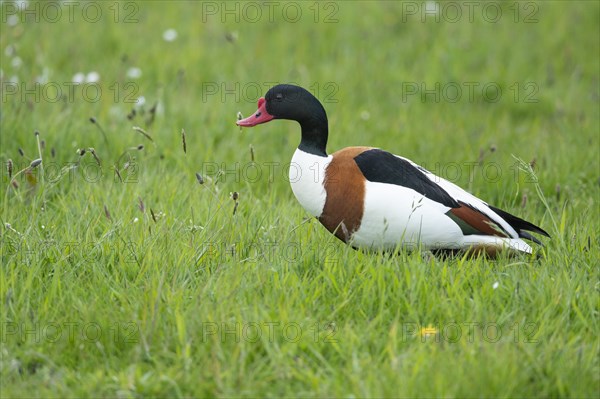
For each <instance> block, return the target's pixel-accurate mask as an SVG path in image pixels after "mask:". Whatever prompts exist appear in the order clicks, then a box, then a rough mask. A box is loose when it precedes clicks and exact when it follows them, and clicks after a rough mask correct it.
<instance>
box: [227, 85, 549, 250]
mask: <svg viewBox="0 0 600 399" xmlns="http://www.w3.org/2000/svg"><path fill="white" fill-rule="evenodd" d="M277 119H284V120H292V121H296V122H298V123H299V124H300V129H301V139H300V144H299V145H298V148H297V149H296V151H295V152H294V155H293V157H292V160H291V164H290V172H289V181H290V185H291V188H292V191H293V193H294V196H295V197H296V199H297V200H298V202H299V203H300V205H302V207H303V208H304V209H305V210H306V211H307V212H308V213H309V214H310V215H311V216H314V217H315V218H317V219H318V220H319V222H321V224H322V225H323V226H324V227H325V228H326V229H327V230H329V232H331V233H333V234H334V235H335V236H336V237H337V238H338V239H340V240H341V241H343V242H344V243H346V244H349V245H351V246H352V247H353V248H355V249H366V250H383V251H397V250H400V249H407V250H417V249H418V250H421V251H431V252H434V253H438V252H439V253H442V254H447V253H450V254H455V253H457V252H459V253H461V252H469V253H484V254H487V255H489V256H491V257H496V256H497V255H498V254H499V253H501V252H503V251H505V250H506V251H509V252H510V253H525V254H532V253H533V250H532V247H531V246H530V245H529V244H528V243H527V242H525V240H528V241H531V242H534V243H536V244H540V245H543V244H542V243H541V241H540V240H539V239H538V238H536V237H535V236H533V235H532V234H531V233H536V234H541V235H543V236H546V237H550V235H549V234H548V233H547V232H546V231H544V230H543V229H542V228H540V227H538V226H536V225H534V224H532V223H530V222H528V221H526V220H523V219H521V218H519V217H517V216H514V215H512V214H510V213H508V212H506V211H503V210H501V209H499V208H496V207H494V206H491V205H489V204H488V203H486V202H484V201H483V200H481V199H479V198H477V197H475V196H474V195H472V194H470V193H469V192H467V191H465V190H463V189H462V188H460V187H459V186H457V185H456V184H454V183H452V182H450V181H448V180H446V179H443V178H441V177H439V176H436V175H435V174H433V173H431V172H430V171H428V170H427V169H425V168H423V167H421V166H419V165H417V164H416V163H414V162H413V161H411V160H409V159H407V158H404V157H401V156H399V155H395V154H392V153H390V152H388V151H385V150H382V149H380V148H376V147H366V146H356V147H346V148H343V149H341V150H338V151H336V152H334V153H332V154H328V153H327V140H328V136H329V125H328V121H327V114H326V112H325V109H324V108H323V105H322V104H321V102H320V101H319V100H318V99H317V98H316V97H315V96H313V95H312V94H311V93H310V92H309V91H308V90H306V89H304V88H302V87H300V86H296V85H291V84H279V85H276V86H273V87H271V88H270V89H269V90H268V91H267V92H266V94H265V95H264V97H261V98H259V99H258V110H257V111H256V112H255V113H254V114H252V115H251V116H249V117H247V118H244V119H239V120H238V121H237V122H236V124H237V125H238V126H240V127H253V126H257V125H260V124H263V123H267V122H270V121H273V120H277Z"/></svg>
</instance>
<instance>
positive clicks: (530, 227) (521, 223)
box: [488, 205, 551, 244]
mask: <svg viewBox="0 0 600 399" xmlns="http://www.w3.org/2000/svg"><path fill="white" fill-rule="evenodd" d="M488 206H489V207H490V209H491V210H492V211H494V212H496V213H497V214H498V215H500V217H502V218H503V219H504V220H506V222H507V223H508V224H510V225H511V226H512V227H513V228H514V229H515V230H517V232H518V233H519V236H520V237H522V238H526V239H528V240H531V241H533V242H535V243H537V244H541V242H540V241H539V240H538V239H537V238H535V237H533V236H532V235H531V234H529V233H526V232H525V231H531V232H532V233H537V234H541V235H543V236H546V237H548V238H551V236H550V234H548V232H547V231H546V230H544V229H542V228H541V227H539V226H536V225H535V224H533V223H531V222H528V221H527V220H524V219H521V218H520V217H517V216H515V215H513V214H510V213H508V212H506V211H503V210H502V209H499V208H496V207H494V206H491V205H488Z"/></svg>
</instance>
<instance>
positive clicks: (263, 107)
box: [235, 97, 274, 127]
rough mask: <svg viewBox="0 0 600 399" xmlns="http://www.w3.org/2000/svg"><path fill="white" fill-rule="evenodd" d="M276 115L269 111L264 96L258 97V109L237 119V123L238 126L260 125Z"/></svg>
mask: <svg viewBox="0 0 600 399" xmlns="http://www.w3.org/2000/svg"><path fill="white" fill-rule="evenodd" d="M273 118H274V116H273V115H271V114H269V113H268V112H267V101H266V100H265V98H264V97H261V98H259V99H258V110H257V111H256V112H255V113H254V115H251V116H249V117H247V118H245V119H242V120H239V121H237V122H236V123H235V124H236V125H238V126H244V127H250V126H256V125H260V124H261V123H265V122H268V121H270V120H271V119H273Z"/></svg>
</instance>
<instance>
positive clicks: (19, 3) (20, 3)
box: [14, 0, 29, 11]
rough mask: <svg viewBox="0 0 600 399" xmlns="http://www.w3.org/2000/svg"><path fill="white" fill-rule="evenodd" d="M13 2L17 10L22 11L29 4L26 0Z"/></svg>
mask: <svg viewBox="0 0 600 399" xmlns="http://www.w3.org/2000/svg"><path fill="white" fill-rule="evenodd" d="M14 3H15V6H17V10H19V11H23V10H25V9H26V8H27V6H29V1H28V0H17V1H15V2H14Z"/></svg>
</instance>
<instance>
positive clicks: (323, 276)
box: [0, 1, 600, 397]
mask: <svg viewBox="0 0 600 399" xmlns="http://www.w3.org/2000/svg"><path fill="white" fill-rule="evenodd" d="M36 4H37V7H40V8H38V14H39V15H38V17H39V21H37V22H36V20H35V18H34V17H33V16H30V17H28V18H29V19H27V20H25V21H24V22H20V19H21V18H22V17H17V18H19V21H17V23H16V24H15V25H12V22H14V17H13V19H12V22H11V20H10V19H9V18H8V16H9V14H10V13H12V9H11V8H9V7H10V5H9V4H7V3H6V2H4V3H3V4H2V25H1V30H2V35H1V38H0V47H1V50H2V52H3V53H2V54H3V55H2V57H1V61H0V67H1V69H2V110H1V119H0V130H1V136H0V137H1V149H0V159H1V160H2V162H3V169H2V181H1V184H0V190H1V191H0V198H1V200H2V205H1V206H0V215H1V218H2V219H1V220H2V224H3V227H2V229H1V238H0V240H1V241H0V242H1V245H2V248H1V254H0V256H1V259H2V262H1V264H2V265H1V267H0V301H1V302H0V303H1V305H0V310H1V316H0V318H1V320H0V327H1V336H0V351H1V359H0V378H1V380H0V389H1V395H2V397H84V396H95V397H146V396H160V397H165V396H169V397H184V396H186V397H189V396H197V397H228V396H236V397H237V396H245V397H250V396H252V397H257V396H258V397H264V396H266V397H281V396H290V397H292V396H293V397H297V396H303V397H331V396H336V397H367V396H370V397H383V396H386V397H432V396H436V397H440V396H443V397H598V395H599V394H600V389H599V384H600V379H599V377H598V375H600V367H599V363H598V354H599V353H598V352H599V349H600V348H599V343H598V334H599V331H598V330H599V329H598V304H599V301H598V277H599V275H598V259H600V254H599V243H600V229H599V225H600V224H599V210H598V200H599V194H600V188H599V186H600V182H599V170H600V161H599V153H598V148H599V134H598V132H599V131H600V126H599V123H600V122H599V112H598V106H599V98H600V88H599V76H600V73H599V70H600V64H599V63H600V61H599V60H600V57H599V55H600V54H599V51H600V50H599V46H600V45H599V39H598V38H599V37H600V35H599V28H598V26H599V20H600V7H599V5H598V3H597V2H535V3H531V2H524V3H516V4H517V6H518V7H517V8H518V9H519V11H520V13H519V15H518V17H517V19H518V20H517V22H515V21H514V18H515V15H514V12H515V3H513V2H505V3H500V5H501V10H502V18H500V20H499V21H498V22H497V23H491V22H489V21H486V20H485V19H484V18H483V17H482V14H481V11H482V8H483V6H484V4H487V3H482V4H479V3H478V7H477V8H475V9H474V15H473V21H472V22H471V21H469V18H468V14H466V13H467V9H466V8H465V9H464V12H465V14H464V15H463V17H462V18H460V20H459V21H457V22H456V23H451V22H448V21H445V22H444V21H442V22H439V23H436V22H435V21H434V20H432V19H431V17H430V19H429V20H427V21H425V22H422V21H421V20H420V16H419V15H416V16H413V15H407V11H408V9H407V8H406V7H407V6H416V7H418V8H419V10H420V11H422V10H423V7H425V6H424V4H422V3H400V2H382V3H375V2H341V3H333V2H330V3H321V4H319V5H318V6H319V10H320V14H319V16H318V18H317V22H315V21H314V18H315V14H314V3H313V2H306V3H292V5H296V6H297V7H299V8H300V9H301V11H302V17H301V18H300V20H299V21H298V22H296V23H292V22H290V21H289V20H286V18H284V17H283V16H282V14H281V10H282V9H283V7H284V5H285V4H287V3H281V4H279V3H278V8H276V9H275V14H274V21H273V22H270V21H269V20H268V14H267V11H266V10H265V9H263V13H264V14H263V16H262V19H260V20H259V21H257V22H256V23H252V22H251V21H248V20H249V19H252V18H255V17H254V16H253V14H252V15H251V14H241V13H242V12H243V8H242V7H243V4H242V3H240V5H238V7H240V11H239V13H238V14H237V15H238V17H240V22H239V23H236V21H235V20H234V18H235V14H234V15H230V16H226V15H225V14H224V13H223V10H222V9H221V10H219V9H218V10H217V14H215V15H213V14H209V13H207V12H206V11H208V10H207V9H205V10H204V11H205V13H203V12H202V11H203V5H202V4H201V3H199V2H191V1H180V2H177V3H176V4H174V5H173V4H169V5H168V6H167V4H166V3H165V2H160V1H153V2H140V3H127V2H124V3H113V2H106V3H94V4H100V5H101V7H102V10H103V14H102V15H103V17H102V18H101V19H100V20H99V21H98V22H96V23H91V22H87V21H86V20H84V18H83V17H82V14H81V12H82V7H83V6H82V5H78V6H76V8H75V9H74V15H73V18H74V22H72V23H71V22H70V21H69V16H68V15H69V14H68V10H66V9H63V16H62V18H60V19H59V21H57V22H55V23H52V22H51V21H48V20H47V19H49V18H52V17H53V15H54V14H51V15H50V14H49V13H50V11H51V10H46V13H47V14H41V13H42V12H43V11H42V4H44V3H36V2H30V3H29V7H30V8H33V7H36ZM115 4H116V5H117V6H118V7H117V9H118V10H119V11H120V14H119V15H118V18H117V19H118V23H116V22H115V14H114V12H115ZM132 4H133V5H135V7H133V6H132ZM207 4H208V5H209V6H211V7H212V6H216V7H224V6H223V5H222V3H221V2H216V3H205V7H206V5H207ZM230 4H231V7H234V4H235V3H230ZM494 4H496V3H494ZM110 7H113V8H110ZM311 7H312V8H311ZM465 7H466V6H465ZM210 10H213V9H212V8H211V9H210ZM336 10H337V13H336V14H335V16H334V18H336V19H337V22H332V23H325V17H326V16H327V15H328V14H329V13H330V12H331V11H336ZM442 10H444V9H442ZM92 11H93V10H89V13H90V14H89V15H92V16H93V14H92ZM251 11H252V10H246V12H248V13H249V12H251ZM403 11H404V13H403ZM451 11H452V10H445V12H447V13H448V14H444V15H445V16H446V17H449V18H451V17H453V15H454V14H449V13H450V12H451ZM132 12H133V15H132V17H133V18H135V19H137V22H134V23H124V19H125V17H126V16H129V15H130V13H132ZM289 12H290V14H289V15H292V14H291V12H292V10H291V9H290V10H289ZM489 12H490V13H491V12H492V11H489ZM532 12H533V13H534V15H533V18H535V19H536V21H533V22H532V23H525V22H524V19H525V17H526V16H528V15H529V14H530V13H532ZM490 15H492V14H490ZM292 16H293V15H292ZM44 17H46V18H44ZM222 17H225V21H224V22H223V21H222V20H221V18H222ZM244 17H245V18H244ZM23 19H25V17H23ZM244 19H245V20H244ZM530 22H531V21H530ZM169 28H173V29H175V30H176V31H177V33H178V35H177V38H176V39H175V40H174V41H172V42H167V41H165V40H163V38H162V35H163V32H164V31H165V30H167V29H169ZM227 37H228V38H230V39H227ZM9 46H11V48H12V51H11V50H10V49H8V50H7V47H9ZM15 56H18V57H19V58H20V59H21V60H22V63H21V65H20V66H19V65H16V66H15V64H18V61H14V58H15ZM131 67H138V68H140V69H141V71H142V75H141V76H140V77H139V78H130V77H128V76H127V71H128V70H129V68H131ZM91 71H97V72H98V73H99V74H100V82H99V87H100V88H101V90H102V92H101V94H100V95H99V96H98V101H96V102H93V101H91V100H89V98H88V99H86V97H85V96H84V93H83V90H81V89H80V87H81V86H78V87H76V88H75V89H74V93H70V92H69V91H68V88H69V87H70V86H67V85H66V84H65V82H67V83H68V82H71V81H72V80H73V76H74V75H75V74H76V73H78V72H82V73H88V72H91ZM44 74H45V75H46V78H45V79H46V81H47V82H48V83H46V84H45V85H43V86H37V87H36V86H34V82H35V79H36V77H37V76H40V75H44ZM13 76H14V77H15V79H17V81H18V82H19V85H18V86H15V85H14V84H10V83H8V82H10V81H11V79H12V78H13ZM290 81H292V82H296V83H298V84H301V85H303V86H305V87H308V88H311V90H312V91H313V92H317V93H316V94H317V95H318V97H319V98H321V100H322V101H323V102H324V106H325V108H326V110H327V111H328V115H329V120H330V140H329V151H330V152H333V151H334V150H336V149H339V148H342V147H345V146H349V145H372V146H378V147H381V148H385V149H387V150H390V151H392V152H394V153H397V154H402V155H404V156H406V157H409V158H411V159H412V160H414V161H415V162H418V163H420V164H423V165H424V166H426V167H428V168H429V169H431V170H432V171H434V172H436V173H439V174H441V175H442V176H444V177H448V178H450V179H451V180H453V181H455V182H456V183H457V184H459V185H461V186H463V187H465V188H468V189H469V190H470V191H471V192H473V193H474V194H475V195H478V196H480V197H481V198H483V199H485V200H486V201H488V202H489V203H491V204H494V205H496V206H498V207H501V208H504V209H506V210H507V211H509V212H511V213H514V214H517V215H519V216H521V217H523V218H525V219H527V220H530V221H532V222H533V223H535V224H538V225H540V226H542V227H543V228H544V229H546V230H548V231H549V232H550V234H551V235H552V239H548V240H547V239H544V242H545V244H546V247H545V248H544V249H539V250H538V253H539V255H540V256H539V257H538V258H537V259H536V258H528V257H518V258H509V257H507V256H502V257H501V258H500V259H497V260H493V261H492V260H488V259H484V258H475V259H463V258H453V259H435V258H432V257H429V256H427V255H422V254H420V253H418V252H415V253H400V254H399V255H398V256H395V257H390V256H387V255H383V254H378V253H363V252H359V251H354V250H352V249H350V248H348V247H346V246H344V245H343V244H341V243H340V242H338V241H337V240H336V239H335V238H334V237H332V236H331V235H330V234H329V233H328V232H327V231H326V230H325V229H324V228H323V227H322V226H320V225H319V223H318V222H317V221H316V220H313V219H308V218H307V214H306V213H305V212H304V211H303V209H302V208H301V207H300V205H299V204H297V202H296V201H295V199H294V197H293V194H292V192H291V190H290V187H289V182H288V181H287V179H286V178H285V175H286V166H287V165H288V164H289V161H290V159H291V155H292V153H293V151H294V149H295V147H296V145H297V143H298V142H299V131H298V130H299V129H298V127H297V125H296V124H295V123H292V122H285V121H276V122H272V123H269V124H267V125H263V126H260V127H257V128H254V129H247V130H244V131H243V132H242V133H240V132H239V129H238V128H237V127H235V125H234V121H235V119H236V114H237V112H238V111H241V112H242V113H243V114H244V115H249V114H250V113H251V112H253V111H254V110H255V107H256V102H255V101H256V97H257V95H258V94H262V93H257V90H255V88H256V87H257V86H258V87H260V88H261V90H260V91H261V92H264V91H266V89H267V88H268V85H269V82H290ZM436 82H439V83H440V87H441V88H444V89H441V90H446V89H447V90H449V89H451V88H452V87H451V86H447V85H448V84H449V83H451V82H457V84H459V86H461V87H462V88H464V89H465V91H463V93H462V97H461V98H460V99H459V101H456V102H452V101H450V100H451V99H452V98H454V95H453V93H451V92H446V93H444V92H443V91H442V94H441V95H440V98H439V101H436V98H435V96H434V95H433V94H429V95H427V94H425V95H424V96H423V97H422V96H421V95H422V93H418V94H414V95H413V94H410V95H409V93H408V92H407V91H406V90H408V89H410V88H414V87H415V85H416V87H420V86H421V85H422V84H424V85H425V88H426V89H428V90H431V89H432V88H435V84H436ZM465 82H467V83H468V82H471V83H468V84H477V85H478V86H474V87H475V91H474V95H473V98H472V99H471V98H469V97H468V92H467V91H466V90H467V88H468V86H465ZM21 84H25V85H26V86H25V87H22V86H20V85H21ZM53 84H54V86H53ZM236 84H237V85H238V86H236ZM486 84H490V85H492V86H493V87H500V88H501V89H502V95H501V96H500V98H499V100H498V101H495V102H494V101H491V100H490V96H491V95H490V94H489V93H488V94H487V95H486V93H482V92H481V90H480V88H482V87H483V86H485V85H486ZM515 84H516V85H515ZM221 85H227V86H226V87H225V88H226V89H232V90H231V93H229V92H225V91H224V90H223V86H221ZM51 86H53V87H54V89H56V87H59V88H61V90H62V94H63V95H64V98H63V99H59V100H58V101H53V98H54V95H53V92H52V90H53V88H52V87H51ZM15 87H16V88H17V89H18V90H17V92H16V93H13V91H14V89H15ZM86 87H88V86H86ZM95 87H96V86H93V87H92V88H91V89H90V91H89V93H87V94H88V96H92V97H93V96H95V91H94V90H92V89H94V88H95ZM215 87H217V88H218V92H217V93H216V94H213V92H212V91H211V90H213V89H214V88H215ZM23 89H27V90H29V92H28V93H25V92H24V91H23ZM36 93H37V94H36ZM226 93H229V94H226ZM36 95H37V96H38V98H36ZM115 95H116V98H115ZM515 95H516V98H515ZM139 96H144V97H145V99H146V103H145V104H144V105H141V106H135V105H134V104H132V103H131V102H127V101H129V100H131V99H136V98H137V97H139ZM403 96H404V97H403ZM530 100H535V102H530ZM155 103H157V104H158V106H157V108H156V112H155V116H154V120H153V121H150V120H149V119H150V117H151V115H152V114H151V112H150V109H151V107H152V105H153V104H155ZM134 107H135V108H136V109H137V114H136V116H135V117H134V118H133V119H132V120H129V119H128V118H127V114H129V113H130V112H131V110H132V108H134ZM90 117H95V118H96V120H97V124H99V125H100V126H101V128H102V129H103V130H104V131H105V133H106V136H107V141H106V142H105V141H104V139H103V136H102V133H101V132H100V130H99V129H98V126H94V124H92V123H90V121H89V118H90ZM133 126H139V127H141V128H142V129H144V131H146V132H147V133H148V134H149V135H150V136H151V137H152V139H153V141H150V140H149V139H147V138H146V137H144V136H143V135H142V134H140V133H139V132H136V131H135V130H133V129H132V127H133ZM182 129H185V132H186V145H187V153H184V151H183V148H182V141H181V131H182ZM36 130H37V131H39V132H40V135H39V140H40V143H41V140H43V141H44V143H45V146H44V148H43V149H42V148H41V145H40V148H39V149H38V141H37V140H36V136H35V135H34V131H36ZM140 144H143V145H144V148H143V149H142V150H137V149H136V148H135V147H136V146H138V145H140ZM250 146H252V147H253V152H254V159H255V163H254V164H252V163H251V162H250V159H251V158H250V157H251V154H250ZM89 147H93V148H95V151H96V154H97V156H98V157H99V158H100V160H101V167H99V166H98V164H97V163H96V161H95V159H94V158H93V156H92V154H90V153H89V152H88V153H86V154H85V155H84V156H82V157H80V156H79V155H78V154H77V153H76V152H77V149H80V148H89ZM491 147H494V148H495V151H491V150H490V148H491ZM19 148H21V149H22V150H23V152H24V156H21V155H19ZM52 153H54V156H53V154H52ZM40 157H41V158H42V159H43V162H42V164H41V165H40V166H38V167H37V168H36V169H35V170H33V171H32V172H31V173H29V171H26V172H23V173H21V174H20V175H19V176H18V177H17V178H16V181H17V183H18V188H16V189H15V188H13V187H12V186H11V180H10V178H9V176H8V173H7V169H6V165H7V162H8V160H9V159H12V162H13V165H14V171H13V175H14V174H15V173H16V172H18V171H20V170H23V169H24V168H26V167H27V166H28V165H29V163H30V162H31V161H32V160H34V159H36V158H40ZM514 157H517V158H519V159H523V160H524V161H526V162H530V161H533V160H535V166H534V171H535V175H536V179H534V178H533V177H532V176H531V175H529V174H528V173H525V172H523V171H520V168H519V163H518V162H517V160H516V159H515V158H514ZM126 162H129V167H128V168H127V169H126V168H125V163H126ZM115 164H117V167H118V168H119V170H120V174H121V178H122V179H123V182H121V180H120V179H119V178H118V177H117V176H116V174H115V172H114V169H113V168H114V165H115ZM218 169H222V170H223V173H221V174H220V175H219V174H217V170H218ZM61 170H62V177H61ZM257 171H260V173H257ZM196 172H200V173H201V174H202V175H203V177H204V179H205V180H206V182H205V184H203V185H200V184H198V182H197V180H196V176H195V173H196ZM234 191H235V192H239V204H238V207H237V210H236V213H235V215H234V214H233V210H234V201H233V200H232V199H231V198H230V192H234ZM142 203H143V205H142ZM105 208H106V211H105ZM109 216H110V217H109ZM6 224H8V225H6ZM425 327H431V328H433V329H434V330H429V331H430V332H431V334H430V335H428V334H426V333H425V332H424V331H422V330H421V329H422V328H425Z"/></svg>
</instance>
